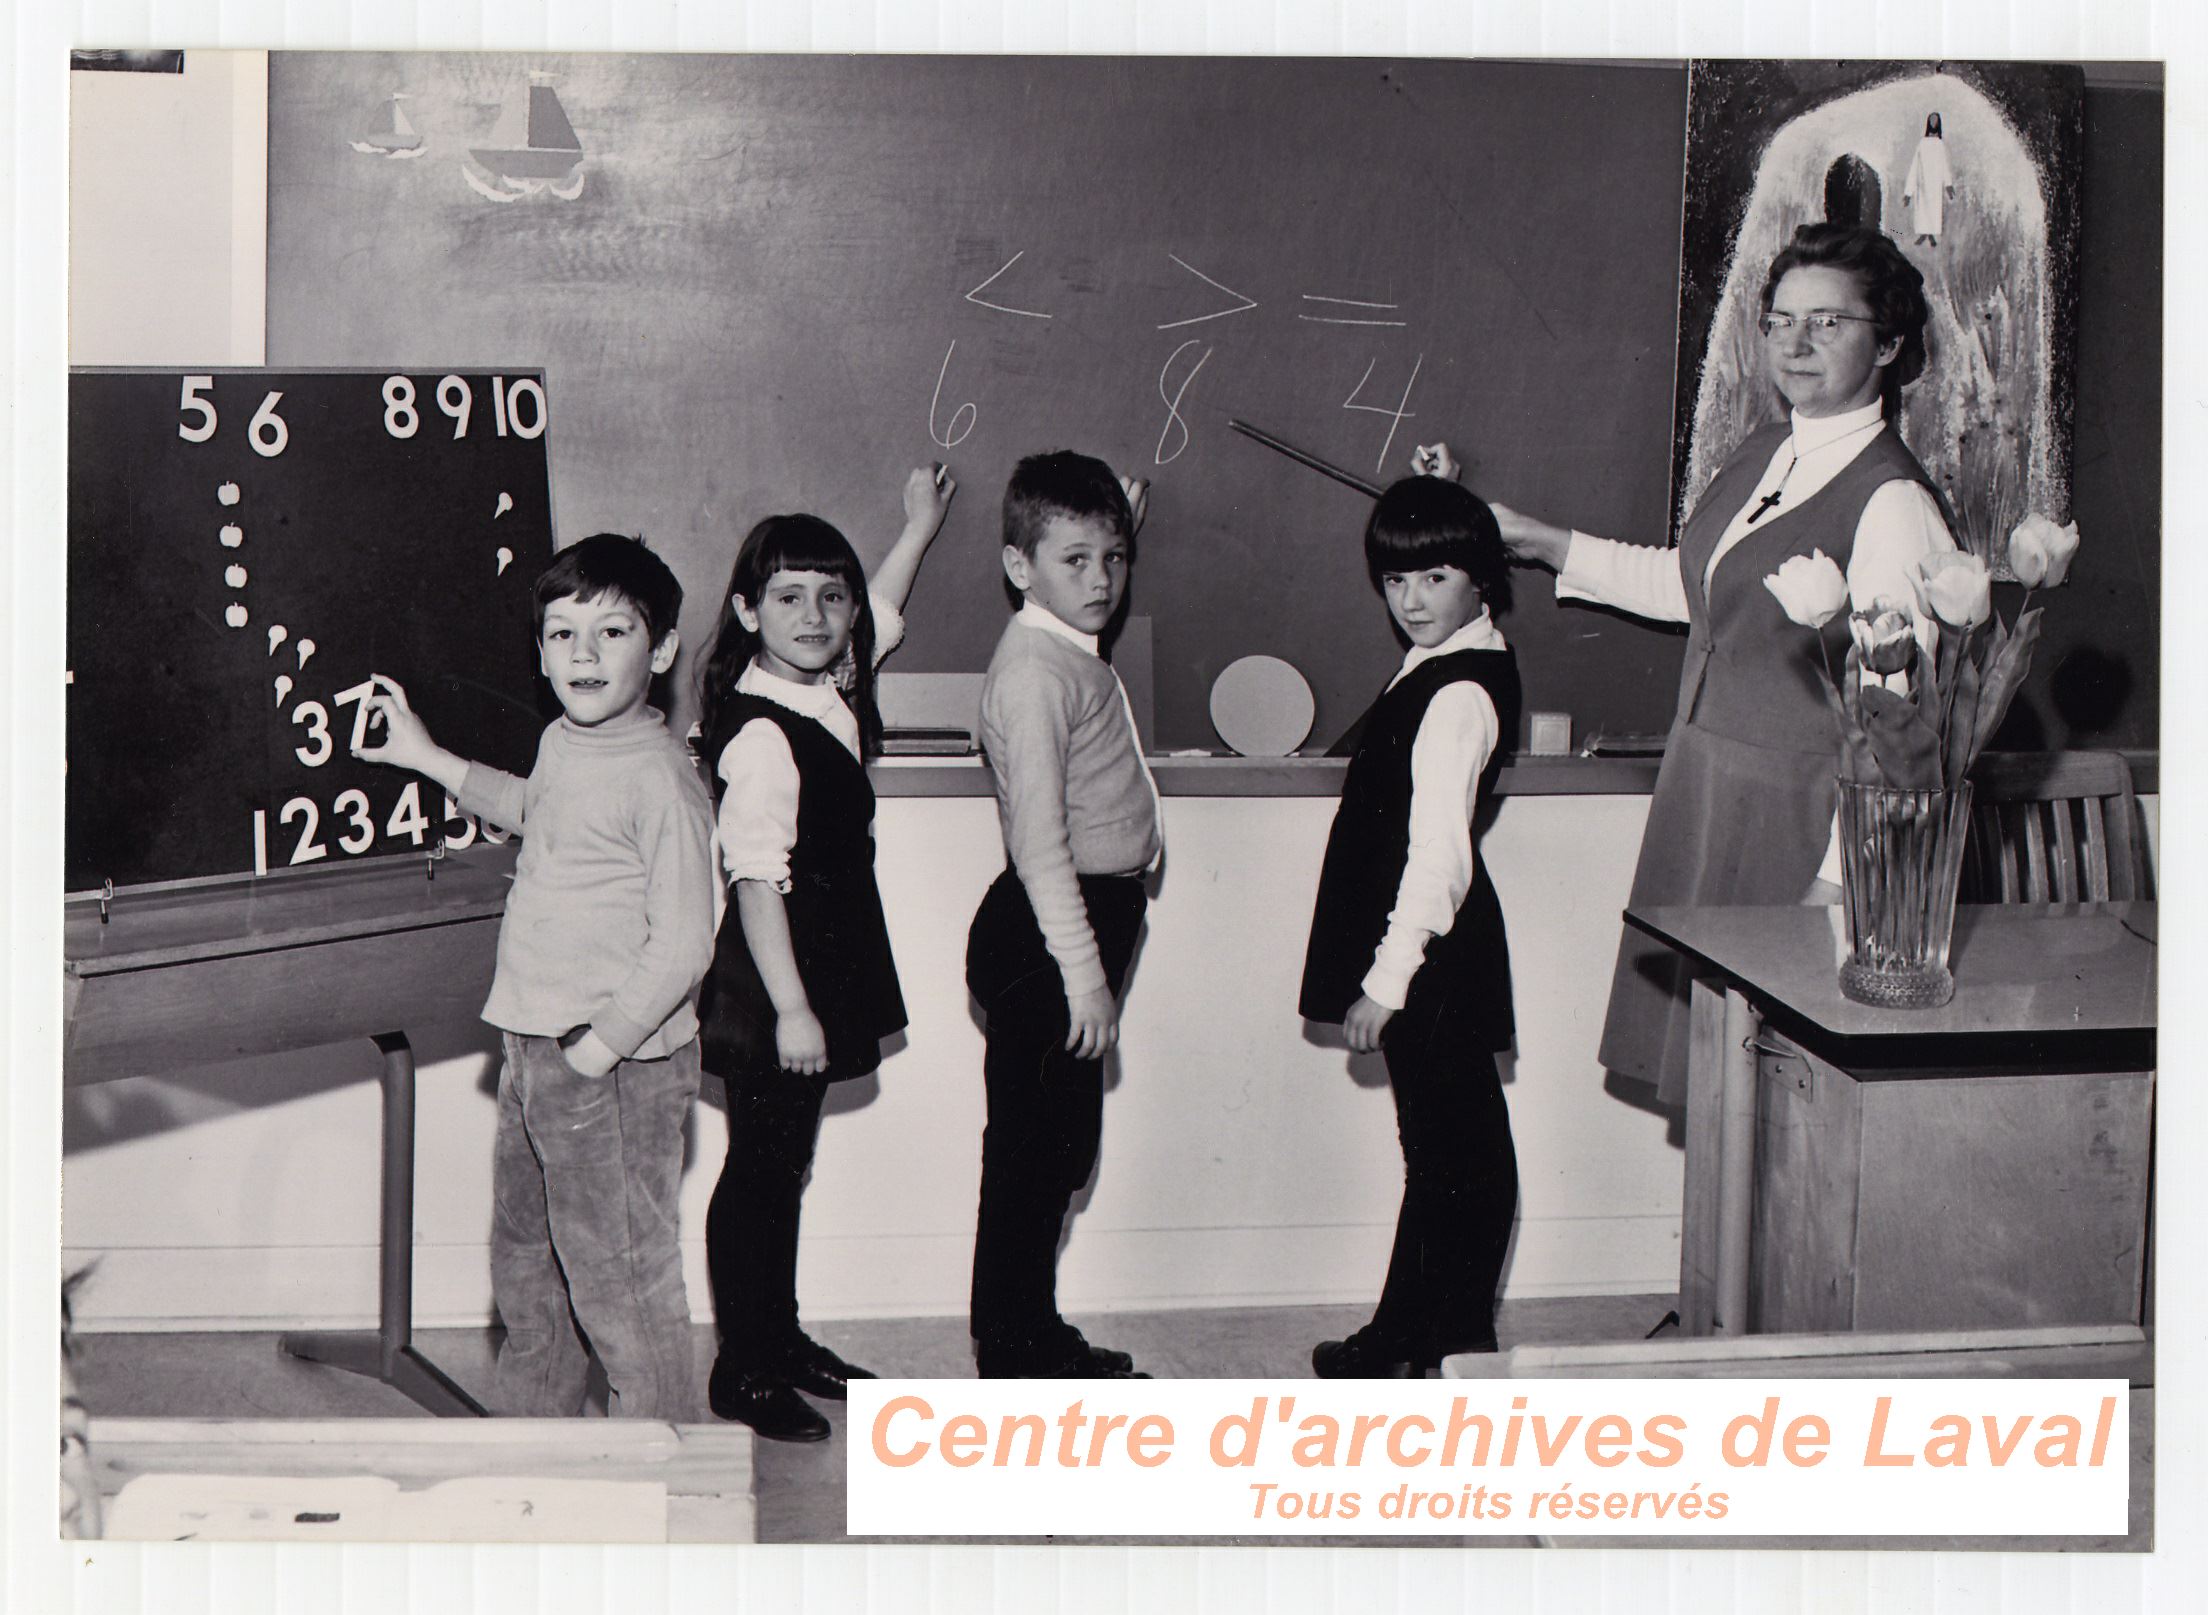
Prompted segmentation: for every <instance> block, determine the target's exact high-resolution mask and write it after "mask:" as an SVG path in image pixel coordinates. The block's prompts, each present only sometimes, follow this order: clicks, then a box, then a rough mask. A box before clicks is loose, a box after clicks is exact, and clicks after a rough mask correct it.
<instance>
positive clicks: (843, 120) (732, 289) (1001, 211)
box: [268, 53, 1685, 749]
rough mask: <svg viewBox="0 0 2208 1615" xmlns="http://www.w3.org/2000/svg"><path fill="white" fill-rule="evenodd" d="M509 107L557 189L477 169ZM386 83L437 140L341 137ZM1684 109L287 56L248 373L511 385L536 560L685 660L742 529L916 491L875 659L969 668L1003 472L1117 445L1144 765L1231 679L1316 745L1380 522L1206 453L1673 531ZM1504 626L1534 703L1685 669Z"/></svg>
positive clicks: (1583, 725) (1546, 606) (1353, 683)
mask: <svg viewBox="0 0 2208 1615" xmlns="http://www.w3.org/2000/svg"><path fill="white" fill-rule="evenodd" d="M533 75H534V76H535V77H537V78H538V79H540V80H543V81H546V82H548V83H549V85H550V87H551V89H552V92H553V94H554V95H556V97H557V99H558V102H559V104H560V106H561V107H562V108H563V109H564V112H565V115H566V119H567V122H568V123H569V124H570V125H572V128H573V130H574V134H575V138H576V139H577V141H579V142H580V146H581V156H580V159H579V163H578V164H577V166H575V167H574V169H573V171H572V173H566V172H564V171H563V175H562V177H560V178H558V179H556V180H551V181H543V182H531V181H528V180H527V179H525V178H514V177H501V176H498V175H489V174H486V173H485V172H483V171H482V167H481V164H480V162H479V161H478V160H477V157H476V155H475V154H476V153H477V152H479V151H480V150H481V149H482V148H483V147H485V146H486V144H487V141H486V139H485V137H486V136H487V134H488V132H489V131H490V129H491V128H492V127H493V125H494V124H495V123H496V122H497V121H498V119H499V117H500V116H501V114H502V113H503V112H504V111H505V110H506V109H507V108H508V107H509V106H511V105H518V104H521V103H522V102H523V101H524V100H526V98H527V97H528V96H529V95H530V93H531V78H532V76H533ZM394 90H399V91H403V92H404V94H405V95H406V96H407V98H408V99H407V100H406V102H405V103H404V104H405V107H406V109H407V117H408V120H409V122H410V124H411V126H412V127H413V128H414V129H415V130H417V131H419V132H420V135H421V142H422V143H421V146H420V147H419V148H418V149H416V150H414V151H412V152H410V154H409V155H407V156H406V158H405V159H404V160H398V159H391V158H386V157H384V156H381V155H377V154H375V153H373V152H361V151H356V150H355V149H353V143H354V142H356V141H357V142H361V143H362V144H369V142H368V140H367V137H366V133H365V131H369V130H372V129H374V128H377V127H380V124H379V119H381V120H382V121H384V122H387V121H388V118H387V115H386V112H385V109H386V107H387V104H388V101H389V98H390V96H391V94H392V93H393V91H394ZM1684 105H1685V81H1684V76H1683V74H1680V73H1677V72H1666V71H1652V70H1645V69H1634V68H1612V67H1596V66H1570V65H1564V64H1547V65H1538V64H1537V65H1528V64H1503V63H1482V62H1446V61H1424V62H1384V61H1223V60H1210V61H1204V60H1156V59H1152V60H1123V61H1112V60H1095V59H1089V60H1082V59H1051V60H1036V59H1018V58H998V59H986V58H972V59H966V58H961V59H925V58H921V59H915V58H853V57H700V56H615V55H609V56H573V57H552V58H547V57H535V56H530V57H520V56H482V55H397V56H391V55H372V54H371V55H362V54H355V53H343V54H323V53H301V54H293V53H278V54H275V55H273V56H272V57H271V59H270V93H269V296H268V307H269V353H270V355H271V359H272V361H274V360H279V359H280V360H281V361H282V362H285V363H291V364H313V365H322V364H379V363H394V362H405V363H420V362H424V361H426V360H428V359H429V358H431V357H433V356H441V355H447V354H482V355H496V354H508V353H518V354H528V355H531V356H532V357H536V358H540V359H541V360H542V362H543V363H544V364H545V367H546V369H547V371H548V373H549V374H551V375H552V376H553V377H554V378H556V380H557V381H558V383H559V386H560V390H561V397H562V404H561V409H562V415H561V439H560V441H561V453H560V458H559V461H558V463H557V464H556V465H555V467H554V474H555V476H556V477H557V478H558V479H559V480H558V499H559V506H560V510H561V515H562V520H563V526H564V527H565V528H567V529H570V530H573V531H578V532H587V531H590V530H592V529H594V528H615V529H619V530H623V531H632V532H633V531H637V530H639V529H641V530H642V531H643V533H644V534H645V536H646V537H647V538H648V539H649V540H650V541H651V542H652V543H653V544H654V545H655V546H656V547H658V548H660V549H661V550H662V551H663V552H664V553H666V554H667V555H668V556H669V557H670V559H671V560H672V561H673V562H674V564H675V566H676V569H677V571H678V572H679V573H680V574H681V576H682V578H683V580H684V583H685V585H686V587H687V588H688V590H689V593H690V596H691V599H692V601H693V606H692V609H691V611H690V612H689V613H688V614H687V616H686V622H685V627H686V630H687V632H686V635H685V637H686V641H687V642H688V643H689V644H690V646H691V648H692V650H693V651H695V650H696V648H697V644H698V640H699V638H700V637H701V636H702V635H703V634H704V633H705V632H706V630H707V625H708V624H709V622H710V621H711V613H712V611H713V610H714V608H715V606H716V605H717V593H718V590H719V588H720V586H721V584H722V582H723V580H724V579H725V578H726V576H727V573H728V566H729V562H730V560H731V558H732V556H733V554H734V550H735V546H736V544H737V543H738V542H739V541H740V539H741V538H742V536H743V533H744V532H745V530H746V529H747V528H748V527H749V526H750V524H751V523H752V522H754V521H755V520H757V519H758V518H759V517H761V516H764V515H767V514H769V513H771V512H775V511H780V510H792V509H797V510H810V511H814V512H816V513H818V514H820V515H823V516H825V517H827V518H828V519H830V520H831V521H834V522H836V523H837V524H838V525H839V526H841V527H842V528H843V529H844V530H845V531H846V532H847V533H848V534H849V535H850V536H851V538H852V539H853V541H854V543H855V544H857V545H858V547H859V548H860V550H861V553H862V554H863V555H866V556H867V557H868V558H870V559H871V558H873V557H875V556H878V555H879V554H880V553H881V552H882V550H883V549H884V548H885V547H886V546H887V544H888V543H889V541H890V538H891V537H892V535H893V534H894V533H895V531H896V528H897V525H898V521H899V516H898V510H897V489H898V486H899V484H900V482H901V480H902V478H903V475H904V472H905V470H906V469H907V468H908V467H910V466H913V465H916V464H924V463H926V462H927V461H930V460H944V461H947V462H949V463H950V465H951V466H952V468H953V470H954V471H955V473H956V475H957V476H958V478H959V481H960V484H961V492H960V494H959V496H958V500H957V502H956V504H955V505H954V507H953V509H952V512H951V517H950V520H949V523H948V524H947V526H946V528H945V531H944V534H943V536H942V538H941V539H940V540H939V541H938V544H937V547H936V549H935V551H934V552H933V553H932V554H931V555H930V557H929V560H928V562H927V564H926V567H925V568H924V569H923V571H922V573H921V575H920V579H919V584H918V587H917V589H916V590H915V592H914V595H913V597H912V602H911V610H910V612H909V617H910V633H909V636H908V638H907V641H906V645H905V648H904V649H903V650H901V651H900V652H899V653H898V655H897V658H896V659H895V661H894V662H893V663H892V664H891V666H892V668H893V669H894V670H896V671H899V672H930V671H937V672H978V671H980V670H981V669H982V668H983V667H985V666H986V665H987V663H988V658H989V654H990V651H991V649H992V647H993V646H994V644H995V642H996V639H997V636H998V634H999V633H1000V632H1001V631H1002V627H1003V624H1004V620H1005V614H1006V608H1005V602H1004V598H1003V594H1002V590H1001V588H1000V583H999V580H1000V578H1001V572H1000V569H999V561H998V551H999V547H1000V528H999V507H1000V501H1001V496H1002V491H1003V487H1004V483H1005V479H1006V478H1007V476H1008V475H1009V474H1010V472H1011V469H1012V466H1013V463H1014V462H1015V461H1016V460H1017V459H1018V458H1019V456H1021V455H1023V454H1026V453H1030V452H1034V451H1036V450H1042V449H1051V448H1058V447H1074V448H1079V449H1083V450H1086V451H1088V452H1090V453H1094V454H1097V455H1100V456H1102V457H1103V458H1105V459H1107V460H1109V461H1111V462H1112V463H1113V465H1114V466H1115V467H1117V468H1118V469H1120V470H1121V471H1123V472H1127V473H1132V474H1137V475H1142V476H1146V477H1148V478H1150V479H1151V481H1152V483H1153V493H1152V498H1151V506H1150V518H1149V523H1148V526H1147V527H1146V529H1145V530H1144V532H1143V535H1142V543H1141V552H1140V557H1139V561H1138V564H1137V566H1136V569H1135V577H1134V583H1133V590H1132V594H1133V599H1132V604H1131V607H1130V609H1131V610H1132V611H1133V612H1136V613H1139V614H1141V615H1144V616H1146V617H1148V618H1150V619H1151V621H1152V623H1153V624H1154V630H1155V653H1154V654H1155V658H1156V660H1155V686H1156V692H1157V694H1156V709H1155V710H1156V733H1155V735H1154V737H1153V739H1154V740H1155V741H1156V742H1157V743H1160V744H1162V745H1165V746H1169V747H1194V746H1212V747H1217V746H1219V745H1220V744H1221V742H1220V741H1219V740H1218V738H1217V737H1216V736H1215V734H1214V733H1213V731H1212V726H1211V720H1210V694H1211V687H1212V684H1213V681H1214V680H1215V679H1216V678H1217V676H1218V675H1219V674H1220V673H1221V672H1222V671H1223V670H1224V669H1225V668H1226V667H1227V666H1228V665H1230V664H1231V663H1233V662H1235V661H1237V660H1238V659H1240V658H1242V657H1244V656H1250V655H1270V656H1277V657H1280V658H1282V659H1284V660H1286V661H1288V662H1290V663H1291V664H1293V665H1294V666H1295V667H1296V668H1298V669H1299V670H1300V671H1301V672H1302V673H1303V674H1304V675H1305V676H1306V678H1307V679H1308V680H1309V681H1310V683H1311V685H1312V687H1313V690H1314V694H1315V696H1316V701H1317V713H1316V717H1315V720H1314V724H1313V729H1312V740H1311V744H1312V746H1313V747H1314V748H1317V749H1323V748H1324V746H1325V745H1326V744H1327V743H1328V742H1330V741H1332V740H1333V739H1334V738H1335V737H1336V736H1337V735H1338V734H1339V733H1340V732H1341V731H1342V730H1343V729H1345V728H1346V727H1347V726H1348V725H1349V724H1350V723H1351V722H1352V721H1353V720H1354V719H1355V718H1356V717H1357V715H1358V713H1359V712H1360V711H1361V710H1362V709H1363V707H1364V706H1365V705H1366V704H1367V703H1368V702H1369V701H1370V700H1371V699H1372V697H1373V696H1374V695H1375V694H1376V693H1377V692H1378V690H1379V688H1380V686H1381V685H1382V683H1384V681H1385V680H1386V678H1387V676H1388V674H1389V673H1390V672H1391V671H1392V670H1393V668H1394V667H1395V665H1396V663H1397V661H1398V659H1399V657H1400V651H1399V650H1398V648H1397V645H1396V643H1395V641H1394V639H1393V638H1392V636H1391V634H1390V632H1389V628H1388V623H1387V618H1386V614H1385V611H1384V608H1383V607H1382V605H1381V603H1380V600H1379V598H1378V596H1377V595H1376V594H1375V593H1374V592H1373V591H1372V589H1371V587H1370V585H1369V583H1368V582H1367V580H1366V578H1365V575H1364V568H1363V561H1362V555H1361V551H1360V547H1359V546H1360V538H1361V534H1362V529H1363V524H1364V521H1365V517H1366V515H1367V513H1368V512H1369V510H1370V508H1371V507H1370V501H1369V500H1368V499H1367V498H1366V497H1365V496H1363V495H1361V494H1359V493H1357V492H1356V491H1354V490H1352V489H1350V488H1347V487H1344V486H1342V485H1340V484H1338V483H1336V482H1334V481H1332V480H1330V479H1328V478H1326V477H1324V476H1322V475H1320V474H1318V473H1316V472H1313V471H1311V470H1308V469H1306V468H1304V467H1303V466H1300V465H1297V464H1295V463H1292V462H1291V461H1289V460H1287V459H1285V458H1283V457H1281V456H1280V455H1278V454H1276V453H1274V452H1273V451H1271V450H1269V449H1266V448H1264V447H1262V446H1260V445H1259V444H1257V443H1256V442H1253V441H1251V440H1250V439H1247V438H1245V437H1242V436H1240V435H1238V434H1236V433H1234V432H1233V431H1231V430H1230V429H1229V428H1228V424H1227V423H1228V421H1229V420H1230V419H1235V418H1239V419H1243V420H1247V421H1249V422H1250V423H1252V424H1253V425H1256V426H1258V427H1260V428H1262V429H1265V430H1267V431H1270V432H1272V433H1274V434H1276V435H1277V436H1279V437H1281V438H1283V439H1285V440H1287V441H1289V442H1291V443H1294V444H1296V445H1298V446H1299V447H1302V448H1304V449H1307V450H1309V451H1310V452H1312V453H1314V454H1317V455H1319V456H1321V457H1322V458H1324V459H1326V460H1328V461H1330V462H1332V463H1333V464H1336V465H1339V466H1341V467H1343V468H1344V469H1347V470H1349V471H1352V472H1354V473H1355V474H1357V475H1359V476H1361V477H1364V478H1367V479H1370V480H1372V481H1375V482H1386V481H1389V480H1392V479H1393V478H1394V477H1395V476H1397V475H1400V474H1402V472H1403V471H1404V470H1406V469H1407V467H1408V465H1409V460H1410V453H1411V449H1412V446H1413V445H1414V443H1416V442H1420V441H1431V440H1432V439H1434V438H1438V437H1447V438H1448V439H1449V440H1450V441H1451V442H1452V443H1453V444H1455V445H1457V446H1458V447H1459V448H1460V449H1461V450H1463V451H1464V452H1465V455H1466V458H1467V463H1468V466H1469V471H1468V476H1469V478H1470V480H1471V481H1472V482H1473V483H1474V484H1475V485H1477V486H1479V487H1481V488H1483V489H1487V490H1490V491H1492V492H1493V493H1494V494H1495V495H1496V496H1497V497H1500V498H1504V499H1507V500H1509V501H1510V502H1512V503H1514V504H1517V505H1520V506H1523V507H1526V508H1531V509H1535V510H1544V511H1548V512H1550V513H1553V514H1555V515H1557V516H1559V517H1561V518H1566V519H1570V520H1573V521H1577V522H1580V523H1582V524H1584V525H1587V526H1590V527H1594V528H1596V529H1597V530H1603V531H1609V532H1612V533H1615V534H1616V535H1617V536H1620V537H1631V536H1646V537H1651V538H1656V539H1661V537H1662V536H1663V533H1664V511H1665V508H1666V501H1667V495H1668V488H1669V465H1670V461H1669V455H1670V434H1671V382H1672V351H1673V332H1674V328H1675V323H1676V308H1677V274H1678V262H1679V220H1680V177H1679V176H1680V162H1681V153H1682V150H1683V140H1684V122H1683V114H1684ZM471 165H472V166H471ZM517 172H518V171H517ZM532 184H533V185H534V188H533V189H531V188H530V187H531V185H532ZM494 192H495V194H492V193H494ZM563 193H572V194H563ZM401 287H403V288H405V291H404V294H403V295H394V293H393V290H392V289H393V288H401ZM1521 592H1522V594H1523V596H1524V598H1523V599H1522V601H1521V603H1520V606H1519V609H1518V611H1517V613H1516V614H1515V616H1513V617H1512V618H1511V619H1509V620H1508V621H1506V623H1505V628H1506V631H1508V632H1510V633H1511V635H1512V638H1513V641H1514V643H1515V644H1516V645H1517V646H1518V647H1519V651H1520V657H1521V662H1522V665H1523V668H1524V672H1525V679H1526V687H1527V691H1528V703H1529V705H1532V706H1537V707H1553V708H1557V709H1561V710H1567V711H1572V712H1574V713H1575V715H1576V716H1577V717H1578V720H1579V731H1580V733H1581V734H1583V735H1584V734H1585V733H1586V732H1587V731H1588V730H1589V729H1590V728H1592V727H1594V726H1596V725H1607V726H1608V727H1610V728H1612V729H1618V728H1624V729H1629V730H1636V731H1644V732H1645V731H1648V730H1652V729H1661V728H1662V727H1663V726H1664V723H1665V720H1666V719H1667V718H1668V716H1669V712H1670V707H1671V703H1672V700H1673V690H1674V688H1675V684H1676V670H1677V666H1678V659H1679V645H1678V640H1677V637H1676V636H1675V635H1672V634H1668V633H1666V632H1664V631H1662V630H1656V629H1650V628H1648V627H1646V626H1644V625H1641V624H1639V623H1635V622H1629V621H1627V620H1625V619H1623V618H1620V617H1615V616H1610V615H1606V614H1602V613H1596V612H1588V611H1583V610H1576V609H1575V610H1570V611H1563V612H1560V611H1559V610H1558V609H1557V607H1556V606H1555V604H1554V603H1553V601H1551V600H1549V599H1547V598H1546V594H1547V591H1546V590H1545V589H1542V588H1540V587H1538V586H1532V587H1527V588H1525V589H1524V590H1522V591H1521Z"/></svg>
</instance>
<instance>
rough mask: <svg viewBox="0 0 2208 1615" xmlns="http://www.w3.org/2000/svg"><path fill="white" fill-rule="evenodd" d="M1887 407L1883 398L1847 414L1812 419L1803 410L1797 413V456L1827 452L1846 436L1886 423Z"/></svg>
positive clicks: (1795, 417)
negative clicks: (1822, 450)
mask: <svg viewBox="0 0 2208 1615" xmlns="http://www.w3.org/2000/svg"><path fill="white" fill-rule="evenodd" d="M1885 419H1886V406H1885V404H1884V403H1883V402H1882V401H1881V400H1879V399H1876V398H1874V399H1872V400H1871V401H1870V402H1869V403H1867V404H1865V405H1864V406H1863V407H1862V408H1861V409H1851V410H1849V411H1848V412H1847V413H1846V414H1844V415H1826V416H1823V417H1821V418H1820V419H1817V420H1812V419H1810V418H1809V417H1808V416H1807V415H1804V414H1803V413H1802V412H1801V411H1800V410H1796V411H1795V412H1794V452H1795V454H1796V455H1797V456H1799V455H1804V454H1815V453H1816V452H1817V451H1818V450H1819V449H1827V448H1830V447H1832V445H1833V444H1835V443H1837V442H1839V441H1840V440H1841V439H1842V438H1844V437H1853V436H1854V435H1855V434H1856V433H1858V432H1860V431H1863V430H1864V429H1865V428H1875V427H1878V426H1880V425H1882V424H1884V422H1885Z"/></svg>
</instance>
